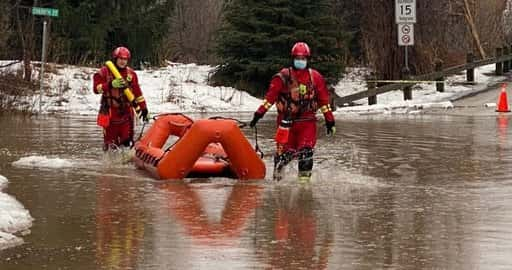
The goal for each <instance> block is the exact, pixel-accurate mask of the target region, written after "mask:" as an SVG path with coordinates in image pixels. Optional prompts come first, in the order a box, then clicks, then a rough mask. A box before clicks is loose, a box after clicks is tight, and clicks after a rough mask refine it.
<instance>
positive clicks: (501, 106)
mask: <svg viewBox="0 0 512 270" xmlns="http://www.w3.org/2000/svg"><path fill="white" fill-rule="evenodd" d="M496 111H497V112H510V109H509V108H508V100H507V85H506V84H503V85H502V86H501V93H500V98H499V99H498V108H497V109H496Z"/></svg>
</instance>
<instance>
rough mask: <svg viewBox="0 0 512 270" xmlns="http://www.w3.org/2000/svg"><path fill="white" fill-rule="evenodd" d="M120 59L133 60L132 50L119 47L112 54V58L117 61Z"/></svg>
mask: <svg viewBox="0 0 512 270" xmlns="http://www.w3.org/2000/svg"><path fill="white" fill-rule="evenodd" d="M118 57H121V58H126V59H130V58H131V54H130V50H128V48H126V47H117V48H116V49H115V50H114V51H113V52H112V58H114V59H116V58H118Z"/></svg>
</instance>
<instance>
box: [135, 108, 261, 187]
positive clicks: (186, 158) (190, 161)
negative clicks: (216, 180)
mask: <svg viewBox="0 0 512 270" xmlns="http://www.w3.org/2000/svg"><path fill="white" fill-rule="evenodd" d="M171 135H174V136H177V137H179V139H178V140H177V141H176V142H175V143H174V145H173V146H171V147H170V148H169V149H167V150H165V151H164V150H163V149H162V147H163V146H164V145H165V143H166V142H167V139H168V138H169V137H170V136H171ZM135 149H136V155H135V164H136V166H137V167H139V168H142V169H146V170H147V171H149V172H150V173H152V174H153V175H154V176H155V177H156V178H159V179H183V178H185V177H187V176H188V175H189V174H194V173H197V174H202V175H206V176H216V175H218V174H220V173H222V172H225V171H226V170H229V171H231V173H232V174H234V175H235V176H236V178H238V179H263V178H264V177H265V172H266V169H265V164H264V162H263V161H262V160H261V158H260V157H259V156H258V155H257V153H256V152H255V151H254V150H253V148H252V146H251V145H250V143H249V142H248V141H247V139H246V138H245V136H244V134H243V133H242V131H241V130H240V128H239V127H238V125H237V123H236V122H235V121H234V120H231V119H203V120H197V121H195V122H194V121H193V120H192V119H190V118H188V117H186V116H184V115H182V114H164V115H160V116H157V117H156V120H155V123H154V124H153V126H152V127H151V128H150V129H149V130H148V132H147V133H146V134H145V135H144V136H143V137H142V138H141V140H139V141H138V142H137V143H136V144H135Z"/></svg>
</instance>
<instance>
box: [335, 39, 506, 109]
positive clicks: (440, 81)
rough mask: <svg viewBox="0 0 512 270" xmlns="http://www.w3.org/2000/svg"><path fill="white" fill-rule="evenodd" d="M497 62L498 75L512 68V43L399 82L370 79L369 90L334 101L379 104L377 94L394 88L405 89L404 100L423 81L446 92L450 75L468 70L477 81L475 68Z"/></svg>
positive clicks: (469, 79)
mask: <svg viewBox="0 0 512 270" xmlns="http://www.w3.org/2000/svg"><path fill="white" fill-rule="evenodd" d="M494 63H495V64H496V70H495V74H496V75H497V76H499V75H503V73H506V72H509V71H510V70H512V45H509V46H506V47H502V48H497V49H496V54H495V57H492V58H487V59H484V60H479V61H475V57H474V56H473V54H471V53H469V54H467V57H466V64H464V65H459V66H453V67H449V68H446V69H443V65H442V62H437V63H436V66H435V71H434V72H432V73H428V74H422V75H418V76H412V77H409V78H408V79H407V80H403V81H401V82H399V83H392V84H386V85H383V86H380V87H377V81H368V90H366V91H362V92H358V93H355V94H351V95H348V96H343V97H340V96H335V97H334V98H333V100H334V102H335V103H336V104H338V105H339V106H342V105H344V104H350V103H351V102H353V101H355V100H359V99H363V98H368V104H370V105H372V104H377V95H379V94H383V93H386V92H389V91H394V90H403V92H404V100H410V99H412V86H413V85H414V84H415V83H417V82H421V81H429V82H432V81H434V82H435V83H436V89H437V91H438V92H444V84H445V83H444V78H445V77H446V76H449V75H454V74H457V73H459V72H461V71H464V70H465V71H466V80H467V82H468V83H474V82H475V68H477V67H480V66H485V65H490V64H494ZM409 81H410V83H409Z"/></svg>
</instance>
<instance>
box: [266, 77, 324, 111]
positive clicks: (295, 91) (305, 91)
mask: <svg viewBox="0 0 512 270" xmlns="http://www.w3.org/2000/svg"><path fill="white" fill-rule="evenodd" d="M308 73H309V81H308V82H307V83H306V84H302V83H300V82H299V81H298V80H297V77H296V76H295V75H293V72H292V71H291V68H287V69H285V70H282V71H281V72H279V73H277V74H276V75H274V77H276V76H277V77H279V78H281V81H282V82H283V84H284V85H285V90H284V91H281V93H280V94H279V96H278V98H277V102H276V107H277V110H278V112H280V113H284V114H285V115H287V116H288V117H291V118H292V119H299V118H300V115H301V114H302V113H304V112H309V111H312V112H315V111H316V110H317V109H318V104H317V101H316V95H317V88H316V86H315V84H314V81H313V71H312V70H311V69H310V68H309V69H308Z"/></svg>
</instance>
